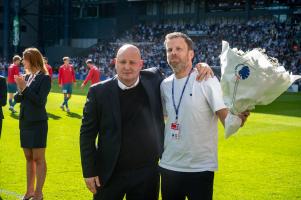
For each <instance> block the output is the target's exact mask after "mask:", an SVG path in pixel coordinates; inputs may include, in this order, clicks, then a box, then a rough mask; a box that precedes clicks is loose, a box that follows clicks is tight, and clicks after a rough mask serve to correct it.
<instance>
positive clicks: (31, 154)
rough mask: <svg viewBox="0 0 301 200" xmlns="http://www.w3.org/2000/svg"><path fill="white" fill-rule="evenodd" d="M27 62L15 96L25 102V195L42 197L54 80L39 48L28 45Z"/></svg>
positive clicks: (22, 112)
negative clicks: (48, 103)
mask: <svg viewBox="0 0 301 200" xmlns="http://www.w3.org/2000/svg"><path fill="white" fill-rule="evenodd" d="M23 65H24V68H25V70H26V71H27V72H28V74H27V75H26V76H25V77H24V76H21V75H20V76H17V75H16V76H15V80H16V84H17V86H18V92H17V93H16V94H15V96H14V98H15V101H16V102H18V103H21V106H20V116H19V128H20V139H21V147H22V148H23V151H24V155H25V158H26V172H27V173H26V175H27V191H26V193H25V195H24V197H23V199H25V200H26V199H33V200H41V199H43V193H42V189H43V185H44V182H45V178H46V160H45V148H46V142H47V132H48V122H47V120H48V117H47V113H46V108H45V106H46V101H47V96H48V94H49V91H50V88H51V81H50V77H49V76H48V72H47V68H46V67H45V65H44V61H43V57H42V54H41V53H40V52H39V50H38V49H36V48H28V49H25V51H24V52H23ZM35 181H36V187H34V185H35Z"/></svg>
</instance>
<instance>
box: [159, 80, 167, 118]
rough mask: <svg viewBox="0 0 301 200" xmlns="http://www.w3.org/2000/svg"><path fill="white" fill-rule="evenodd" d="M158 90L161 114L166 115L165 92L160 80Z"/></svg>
mask: <svg viewBox="0 0 301 200" xmlns="http://www.w3.org/2000/svg"><path fill="white" fill-rule="evenodd" d="M160 92H161V102H162V108H163V115H164V116H167V111H166V103H165V98H166V97H165V94H164V82H161V85H160Z"/></svg>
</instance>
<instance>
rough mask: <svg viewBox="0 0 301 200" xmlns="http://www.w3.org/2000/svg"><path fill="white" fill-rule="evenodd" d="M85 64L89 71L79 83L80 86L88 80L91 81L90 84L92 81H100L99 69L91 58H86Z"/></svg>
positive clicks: (83, 85)
mask: <svg viewBox="0 0 301 200" xmlns="http://www.w3.org/2000/svg"><path fill="white" fill-rule="evenodd" d="M86 64H87V66H88V68H89V69H90V70H89V73H88V75H87V77H86V79H85V80H84V82H83V83H82V85H81V88H83V87H85V85H86V84H87V83H88V81H91V85H93V84H94V83H98V82H99V81H100V71H99V69H98V68H97V67H96V66H95V65H94V64H93V62H92V60H91V59H88V60H86Z"/></svg>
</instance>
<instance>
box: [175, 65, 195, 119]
mask: <svg viewBox="0 0 301 200" xmlns="http://www.w3.org/2000/svg"><path fill="white" fill-rule="evenodd" d="M192 70H193V68H191V70H190V72H189V75H188V77H187V79H186V81H185V84H184V87H183V90H182V93H181V96H180V100H179V103H178V105H177V106H176V103H175V97H174V87H175V86H174V85H175V77H173V79H172V90H171V92H172V103H173V107H174V109H175V112H176V120H178V114H179V108H180V105H181V101H182V97H183V94H184V91H185V89H186V85H187V83H188V81H189V78H190V75H191V72H192Z"/></svg>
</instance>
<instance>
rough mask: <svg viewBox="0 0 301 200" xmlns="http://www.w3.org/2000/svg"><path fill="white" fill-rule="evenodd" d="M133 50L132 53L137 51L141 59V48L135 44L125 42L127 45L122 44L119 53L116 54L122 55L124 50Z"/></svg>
mask: <svg viewBox="0 0 301 200" xmlns="http://www.w3.org/2000/svg"><path fill="white" fill-rule="evenodd" d="M128 51H129V52H131V53H136V54H137V55H138V56H139V58H140V59H141V53H140V50H139V49H138V47H136V46H135V45H132V44H125V45H122V46H121V47H120V48H119V50H118V51H117V55H116V58H117V57H118V56H120V55H121V54H123V53H124V52H128Z"/></svg>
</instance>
